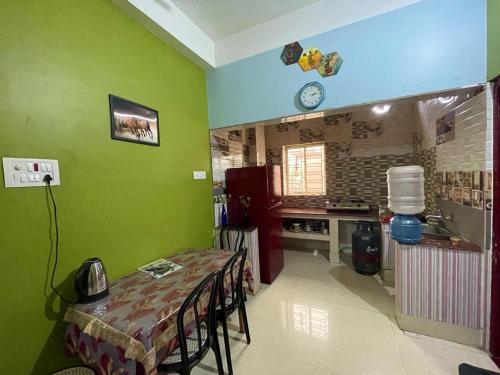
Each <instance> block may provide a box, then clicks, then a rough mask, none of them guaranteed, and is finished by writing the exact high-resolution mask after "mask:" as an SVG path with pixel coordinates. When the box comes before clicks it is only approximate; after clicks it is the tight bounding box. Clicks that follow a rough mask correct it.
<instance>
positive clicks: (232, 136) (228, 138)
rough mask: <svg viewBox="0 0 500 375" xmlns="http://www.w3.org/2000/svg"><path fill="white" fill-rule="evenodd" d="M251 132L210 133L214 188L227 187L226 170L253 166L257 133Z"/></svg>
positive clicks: (243, 130) (218, 131) (239, 130)
mask: <svg viewBox="0 0 500 375" xmlns="http://www.w3.org/2000/svg"><path fill="white" fill-rule="evenodd" d="M249 130H250V129H238V130H230V131H227V130H215V131H212V132H211V133H210V148H211V152H212V175H213V186H214V188H217V187H225V172H226V169H228V168H240V167H247V166H250V165H252V161H253V160H252V157H253V156H254V155H255V152H253V155H252V152H251V151H252V147H253V149H254V150H255V132H250V131H249ZM252 143H254V144H253V145H252Z"/></svg>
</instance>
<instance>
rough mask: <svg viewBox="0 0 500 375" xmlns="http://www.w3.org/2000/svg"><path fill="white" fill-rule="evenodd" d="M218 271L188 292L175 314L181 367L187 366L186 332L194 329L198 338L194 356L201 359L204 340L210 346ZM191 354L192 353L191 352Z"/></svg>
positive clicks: (213, 329)
mask: <svg viewBox="0 0 500 375" xmlns="http://www.w3.org/2000/svg"><path fill="white" fill-rule="evenodd" d="M219 279H220V276H219V272H212V273H211V274H210V275H208V276H207V277H206V278H205V279H203V281H201V282H200V283H199V284H198V286H197V287H196V288H195V289H194V290H193V291H192V292H191V293H190V294H189V296H188V297H187V298H186V299H185V300H184V302H183V303H182V305H181V308H180V309H179V313H178V315H177V333H178V335H179V348H180V352H181V362H182V367H183V368H188V367H189V361H188V345H187V339H186V332H187V333H188V335H189V334H190V333H191V332H195V331H196V336H197V338H198V342H197V351H196V356H197V357H198V359H201V357H202V356H203V354H204V353H203V351H204V348H206V345H205V344H206V342H207V340H208V343H209V345H208V346H210V344H211V340H212V337H211V333H212V332H215V329H216V327H215V325H216V315H215V312H216V311H215V309H216V303H217V291H218V289H219ZM202 323H205V325H206V329H207V338H206V340H202V334H201V331H202ZM191 355H192V354H191Z"/></svg>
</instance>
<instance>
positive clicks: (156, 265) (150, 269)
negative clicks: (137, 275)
mask: <svg viewBox="0 0 500 375" xmlns="http://www.w3.org/2000/svg"><path fill="white" fill-rule="evenodd" d="M181 268H182V266H180V265H178V264H176V263H174V262H171V261H169V260H166V259H157V260H155V261H154V262H151V263H148V264H146V265H144V266H142V267H139V268H138V270H139V271H142V272H145V273H147V274H148V275H150V276H153V277H154V278H155V279H159V278H160V277H163V276H166V275H168V274H169V273H172V272H175V271H177V270H180V269H181Z"/></svg>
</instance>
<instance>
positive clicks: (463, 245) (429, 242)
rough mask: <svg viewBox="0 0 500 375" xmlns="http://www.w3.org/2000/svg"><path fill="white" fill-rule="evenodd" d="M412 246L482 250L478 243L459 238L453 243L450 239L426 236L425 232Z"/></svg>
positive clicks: (480, 251) (454, 249)
mask: <svg viewBox="0 0 500 375" xmlns="http://www.w3.org/2000/svg"><path fill="white" fill-rule="evenodd" d="M414 246H420V247H432V248H440V249H448V250H453V251H473V252H479V253H482V252H483V251H482V250H481V248H480V247H479V246H478V245H476V244H473V243H472V242H467V241H465V240H461V241H459V242H457V243H456V244H454V243H453V242H452V241H446V240H436V239H434V238H430V237H427V236H426V235H425V234H424V235H422V241H421V242H420V243H419V244H416V245H414Z"/></svg>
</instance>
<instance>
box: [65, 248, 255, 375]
mask: <svg viewBox="0 0 500 375" xmlns="http://www.w3.org/2000/svg"><path fill="white" fill-rule="evenodd" d="M232 255H234V253H233V252H230V251H225V250H220V249H201V250H200V249H189V250H187V251H185V252H183V253H180V254H177V255H175V256H172V257H169V258H167V259H169V260H171V261H172V262H174V263H177V264H179V265H181V266H182V267H183V268H182V269H180V270H177V271H175V272H173V273H171V274H169V275H166V276H164V277H162V278H160V279H154V278H153V277H151V276H149V275H147V274H146V273H144V272H140V271H136V272H133V273H131V274H128V275H126V276H124V277H122V278H120V279H118V280H116V281H115V282H113V283H112V284H111V286H110V295H109V296H108V297H106V298H103V299H101V300H99V301H97V302H94V303H89V304H77V305H73V306H71V307H70V308H69V309H68V311H67V312H66V315H65V318H64V319H65V321H66V322H67V323H69V324H68V326H67V329H66V335H65V346H66V351H67V352H68V353H70V354H78V355H79V356H80V359H81V360H82V362H83V363H85V364H87V365H89V366H91V367H93V368H94V369H96V370H97V371H98V373H99V374H100V375H143V374H144V375H145V374H147V375H156V373H157V372H156V366H157V365H158V363H160V362H161V361H163V360H164V359H165V358H166V357H167V356H168V354H169V353H171V352H172V351H173V350H175V348H177V346H178V337H177V312H178V311H179V308H180V306H181V305H182V302H183V301H184V299H185V298H186V297H187V296H188V295H189V294H190V293H191V291H192V290H193V289H194V288H195V287H196V286H197V285H198V284H199V282H200V281H201V280H203V279H204V278H205V277H206V276H208V274H210V273H211V272H214V271H219V270H221V269H222V267H223V266H224V264H225V263H226V262H227V261H228V260H229V258H230V257H231V256H232ZM244 279H245V282H246V285H247V286H248V289H249V290H250V291H253V278H252V267H251V265H250V263H249V262H248V261H247V262H246V263H245V277H244Z"/></svg>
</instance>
